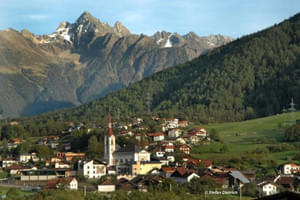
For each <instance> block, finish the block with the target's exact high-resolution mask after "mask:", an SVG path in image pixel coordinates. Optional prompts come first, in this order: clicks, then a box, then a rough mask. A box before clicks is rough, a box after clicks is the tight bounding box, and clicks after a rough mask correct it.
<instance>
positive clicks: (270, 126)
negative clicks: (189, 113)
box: [192, 112, 300, 164]
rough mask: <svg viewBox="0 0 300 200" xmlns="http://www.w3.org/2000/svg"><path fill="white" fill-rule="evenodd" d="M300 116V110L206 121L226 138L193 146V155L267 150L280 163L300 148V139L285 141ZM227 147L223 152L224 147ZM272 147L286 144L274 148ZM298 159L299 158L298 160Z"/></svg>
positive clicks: (207, 156) (219, 155)
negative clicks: (288, 129)
mask: <svg viewBox="0 0 300 200" xmlns="http://www.w3.org/2000/svg"><path fill="white" fill-rule="evenodd" d="M297 119H300V112H294V113H284V114H279V115H274V116H269V117H264V118H258V119H253V120H247V121H242V122H229V123H216V124H207V125H204V127H205V129H206V130H208V132H209V131H211V130H212V129H215V130H216V131H217V133H218V134H219V136H220V138H221V139H222V143H219V142H214V143H211V144H208V145H199V146H196V147H193V149H192V155H193V156H195V157H197V158H202V159H213V160H214V159H223V158H224V157H227V158H230V157H238V156H241V155H245V154H246V153H248V152H263V153H265V154H264V155H266V157H268V158H269V159H271V160H274V161H276V163H278V164H282V163H284V162H288V161H291V160H292V159H293V158H294V157H295V155H296V154H297V152H298V151H299V150H300V149H299V148H298V146H300V145H297V143H287V142H285V138H284V132H285V130H286V128H288V127H289V126H291V125H293V124H295V123H296V120H297ZM299 144H300V143H299ZM224 145H225V146H226V151H225V152H222V150H221V149H222V147H223V146H224ZM270 146H272V147H282V146H284V147H285V148H284V149H282V150H281V151H277V152H273V151H269V150H268V149H269V148H270ZM294 161H296V162H297V160H294Z"/></svg>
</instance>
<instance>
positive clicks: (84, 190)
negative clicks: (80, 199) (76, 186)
mask: <svg viewBox="0 0 300 200" xmlns="http://www.w3.org/2000/svg"><path fill="white" fill-rule="evenodd" d="M83 196H84V197H86V186H84V189H83Z"/></svg>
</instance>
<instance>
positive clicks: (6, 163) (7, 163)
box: [2, 158, 19, 168]
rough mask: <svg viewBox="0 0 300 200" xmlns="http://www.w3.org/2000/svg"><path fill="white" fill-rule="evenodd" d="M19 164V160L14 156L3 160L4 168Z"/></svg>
mask: <svg viewBox="0 0 300 200" xmlns="http://www.w3.org/2000/svg"><path fill="white" fill-rule="evenodd" d="M17 164H19V161H17V160H15V159H13V158H6V159H4V160H2V168H7V167H10V166H12V165H17Z"/></svg>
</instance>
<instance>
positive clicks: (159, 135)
mask: <svg viewBox="0 0 300 200" xmlns="http://www.w3.org/2000/svg"><path fill="white" fill-rule="evenodd" d="M148 136H149V137H150V138H151V139H152V140H153V141H154V142H158V141H164V140H165V135H164V133H163V132H157V133H148Z"/></svg>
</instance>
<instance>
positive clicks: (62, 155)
mask: <svg viewBox="0 0 300 200" xmlns="http://www.w3.org/2000/svg"><path fill="white" fill-rule="evenodd" d="M56 157H57V158H63V159H65V160H67V161H71V160H72V159H73V158H76V159H83V158H84V157H85V153H73V152H57V153H56Z"/></svg>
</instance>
